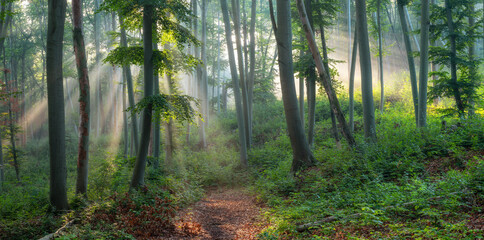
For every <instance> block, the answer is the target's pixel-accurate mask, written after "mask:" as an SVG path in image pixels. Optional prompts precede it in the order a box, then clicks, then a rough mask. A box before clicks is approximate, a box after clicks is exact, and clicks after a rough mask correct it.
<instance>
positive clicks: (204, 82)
mask: <svg viewBox="0 0 484 240" xmlns="http://www.w3.org/2000/svg"><path fill="white" fill-rule="evenodd" d="M201 11H202V49H201V58H202V62H203V65H202V66H201V78H199V81H200V82H199V84H200V85H199V88H198V89H199V91H200V94H199V96H198V97H199V98H200V100H201V103H200V105H201V107H202V114H203V117H204V118H205V120H204V121H200V128H199V130H200V146H201V147H202V148H206V147H207V139H206V135H205V131H206V128H207V123H208V121H209V112H208V79H207V63H208V61H207V0H202V8H201Z"/></svg>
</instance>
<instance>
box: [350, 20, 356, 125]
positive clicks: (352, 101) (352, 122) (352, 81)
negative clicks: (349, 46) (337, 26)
mask: <svg viewBox="0 0 484 240" xmlns="http://www.w3.org/2000/svg"><path fill="white" fill-rule="evenodd" d="M357 50H358V31H357V30H356V29H355V36H354V39H353V50H352V53H351V69H350V83H349V85H350V87H349V88H350V89H349V95H350V99H349V118H350V120H349V121H350V123H349V125H350V131H351V132H352V133H353V131H354V130H355V120H354V119H355V118H354V113H355V68H356V52H357Z"/></svg>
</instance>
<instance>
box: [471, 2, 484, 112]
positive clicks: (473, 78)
mask: <svg viewBox="0 0 484 240" xmlns="http://www.w3.org/2000/svg"><path fill="white" fill-rule="evenodd" d="M469 10H470V12H472V13H474V11H475V7H474V3H473V2H470V4H469ZM468 19H469V28H470V29H471V30H469V31H468V33H467V35H468V36H470V37H472V38H473V39H474V37H475V36H474V35H475V32H474V26H475V24H476V21H475V19H474V16H473V15H472V14H470V15H469V18H468ZM475 43H476V41H475V40H473V41H472V42H471V43H470V45H469V50H468V51H469V61H470V62H471V63H474V61H475V56H474V55H475ZM483 48H484V46H483ZM469 78H470V80H471V81H473V82H474V81H476V80H477V79H476V78H477V69H476V65H475V64H471V66H470V67H469ZM469 104H470V106H469V114H470V115H473V114H474V113H475V112H474V106H473V105H474V102H473V101H472V100H470V101H469Z"/></svg>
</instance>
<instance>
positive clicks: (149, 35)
mask: <svg viewBox="0 0 484 240" xmlns="http://www.w3.org/2000/svg"><path fill="white" fill-rule="evenodd" d="M143 48H144V68H143V69H144V78H145V84H144V96H145V98H147V97H150V96H152V95H153V6H152V5H145V6H144V10H143ZM152 108H153V106H152V105H151V104H149V105H148V106H146V108H145V109H144V110H143V122H142V123H143V125H142V129H141V139H140V146H139V150H138V153H137V156H136V163H135V166H134V170H133V178H132V180H131V189H133V188H138V187H140V186H142V185H144V175H145V168H146V159H147V156H148V146H149V143H150V133H151V112H152Z"/></svg>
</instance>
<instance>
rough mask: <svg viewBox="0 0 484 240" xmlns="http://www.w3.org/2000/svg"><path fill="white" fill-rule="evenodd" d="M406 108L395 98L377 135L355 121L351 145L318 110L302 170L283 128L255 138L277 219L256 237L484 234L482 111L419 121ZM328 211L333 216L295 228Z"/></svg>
mask: <svg viewBox="0 0 484 240" xmlns="http://www.w3.org/2000/svg"><path fill="white" fill-rule="evenodd" d="M344 104H345V103H344V102H343V106H344ZM318 107H321V106H318ZM322 107H323V108H324V109H326V108H327V106H322ZM407 109H408V107H407V106H404V105H400V104H398V103H396V104H394V105H393V106H392V107H391V108H389V109H388V110H385V112H384V113H383V114H377V116H376V121H377V129H378V133H377V134H378V141H377V143H374V144H367V143H365V141H364V137H363V136H362V135H363V134H362V129H358V128H356V129H355V131H356V132H355V136H356V139H357V141H358V147H357V149H355V150H353V151H350V150H348V147H347V146H345V144H343V146H342V147H341V148H339V147H338V146H337V144H336V143H335V141H334V139H333V138H332V135H331V133H329V131H330V130H331V122H330V119H323V118H321V119H320V121H319V122H318V123H317V125H319V127H317V128H316V134H315V135H316V136H319V137H318V138H319V139H318V138H317V140H316V144H315V146H314V149H313V154H314V156H315V158H316V160H317V164H316V166H314V167H312V168H309V169H306V170H304V171H301V172H297V173H292V172H291V161H292V153H291V151H290V143H289V138H288V137H287V136H286V134H285V131H284V130H282V131H281V132H282V133H283V134H280V135H279V136H277V137H274V138H273V140H272V141H269V142H266V143H264V144H261V145H259V146H257V147H255V148H254V149H253V150H252V151H251V158H250V161H251V164H252V165H253V166H254V167H255V169H252V173H253V174H252V176H253V181H254V184H253V186H252V189H253V191H254V192H255V193H257V194H258V196H259V199H260V200H261V201H264V202H265V203H266V204H267V205H268V206H269V207H270V208H269V209H270V210H269V211H267V212H266V213H265V215H266V217H267V219H268V221H270V222H271V226H270V227H268V228H267V229H266V230H265V231H263V232H262V233H261V234H260V236H259V237H260V238H261V239H367V238H369V239H480V238H483V237H484V233H483V229H482V228H483V223H482V219H483V216H484V212H483V210H482V209H484V194H483V187H482V186H484V177H483V176H484V158H483V153H484V118H483V117H481V116H479V115H475V116H473V117H471V118H469V119H457V118H441V117H440V116H437V115H431V116H429V118H428V127H427V128H425V129H417V128H416V127H415V122H414V117H413V115H412V114H411V111H409V110H407ZM281 111H282V109H281ZM316 111H317V112H318V111H320V112H324V111H326V110H323V109H321V110H318V109H317V110H316ZM255 114H261V115H263V114H264V113H260V112H259V113H257V112H256V113H255ZM321 116H325V115H324V114H322V115H321ZM327 117H328V118H329V115H328V116H327ZM267 118H269V116H267ZM357 119H358V118H357ZM442 121H445V126H444V125H443V124H442ZM276 125H277V123H276ZM254 134H257V133H254ZM286 150H287V151H286ZM330 217H331V218H334V220H332V221H330V222H327V223H321V224H314V225H313V226H312V227H309V228H307V229H304V231H302V232H299V231H298V230H297V227H298V226H300V225H303V224H306V223H313V222H317V221H318V220H323V219H327V218H330ZM476 219H477V220H476ZM479 219H480V220H479Z"/></svg>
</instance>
